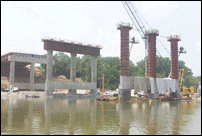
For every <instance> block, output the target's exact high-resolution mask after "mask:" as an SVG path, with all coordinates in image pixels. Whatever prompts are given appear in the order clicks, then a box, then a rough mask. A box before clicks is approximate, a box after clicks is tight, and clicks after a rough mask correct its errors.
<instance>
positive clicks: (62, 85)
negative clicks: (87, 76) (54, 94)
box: [51, 81, 96, 90]
mask: <svg viewBox="0 0 202 136" xmlns="http://www.w3.org/2000/svg"><path fill="white" fill-rule="evenodd" d="M51 88H54V89H84V90H95V89H96V83H93V82H72V81H51Z"/></svg>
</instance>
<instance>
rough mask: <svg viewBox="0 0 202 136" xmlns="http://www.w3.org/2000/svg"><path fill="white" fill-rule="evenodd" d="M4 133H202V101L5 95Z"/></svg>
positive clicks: (3, 104)
mask: <svg viewBox="0 0 202 136" xmlns="http://www.w3.org/2000/svg"><path fill="white" fill-rule="evenodd" d="M1 134H28V135H30V134H45V135H50V134H71V135H77V134H84V135H100V134H119V135H128V134H134V135H139V134H148V135H159V134H169V135H170V134H173V135H177V134H201V102H197V101H179V102H157V101H153V102H152V103H148V102H135V103H130V102H97V103H96V102H95V101H94V99H77V100H74V99H54V98H44V99H34V98H30V99H18V98H12V97H11V98H6V99H1Z"/></svg>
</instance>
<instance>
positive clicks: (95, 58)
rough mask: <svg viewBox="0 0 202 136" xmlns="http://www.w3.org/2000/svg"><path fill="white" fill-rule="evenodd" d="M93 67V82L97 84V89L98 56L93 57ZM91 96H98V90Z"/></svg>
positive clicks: (93, 91)
mask: <svg viewBox="0 0 202 136" xmlns="http://www.w3.org/2000/svg"><path fill="white" fill-rule="evenodd" d="M91 64H92V66H91V82H95V83H96V88H97V56H92V63H91ZM90 93H91V94H97V89H96V90H91V91H90Z"/></svg>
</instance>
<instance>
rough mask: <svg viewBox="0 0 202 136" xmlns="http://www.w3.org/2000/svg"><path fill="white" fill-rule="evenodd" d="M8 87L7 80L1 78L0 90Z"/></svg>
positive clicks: (6, 78)
mask: <svg viewBox="0 0 202 136" xmlns="http://www.w3.org/2000/svg"><path fill="white" fill-rule="evenodd" d="M8 87H9V78H8V77H1V88H8Z"/></svg>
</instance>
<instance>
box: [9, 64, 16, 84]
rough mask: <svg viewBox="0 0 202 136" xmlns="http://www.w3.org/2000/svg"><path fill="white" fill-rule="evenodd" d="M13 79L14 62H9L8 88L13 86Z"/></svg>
mask: <svg viewBox="0 0 202 136" xmlns="http://www.w3.org/2000/svg"><path fill="white" fill-rule="evenodd" d="M14 78H15V61H10V75H9V86H11V85H14Z"/></svg>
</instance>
